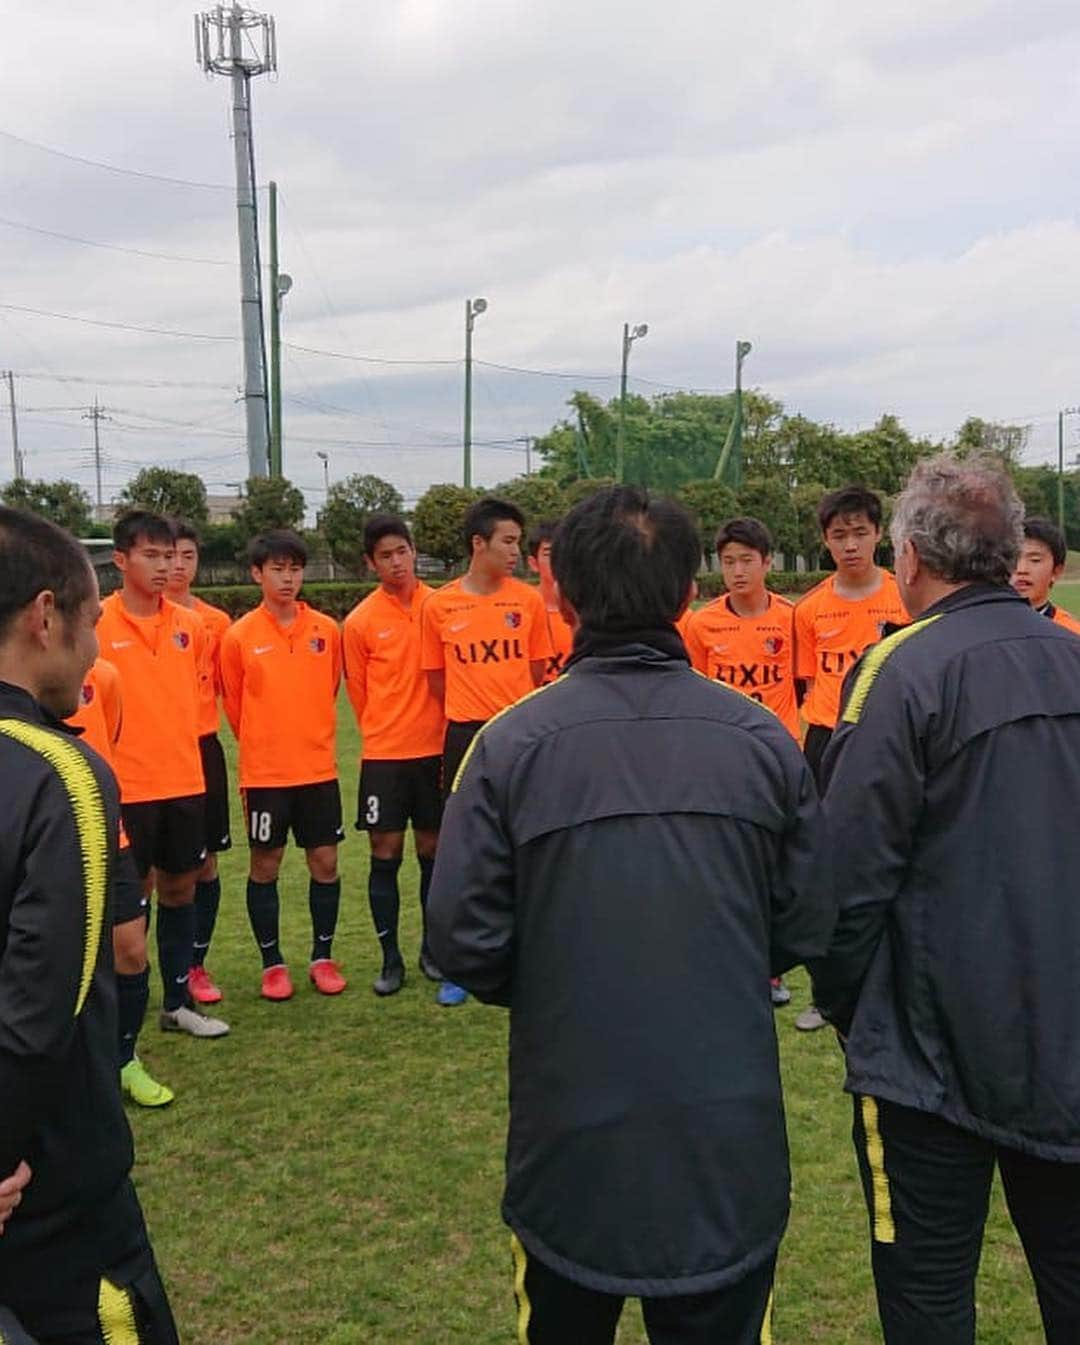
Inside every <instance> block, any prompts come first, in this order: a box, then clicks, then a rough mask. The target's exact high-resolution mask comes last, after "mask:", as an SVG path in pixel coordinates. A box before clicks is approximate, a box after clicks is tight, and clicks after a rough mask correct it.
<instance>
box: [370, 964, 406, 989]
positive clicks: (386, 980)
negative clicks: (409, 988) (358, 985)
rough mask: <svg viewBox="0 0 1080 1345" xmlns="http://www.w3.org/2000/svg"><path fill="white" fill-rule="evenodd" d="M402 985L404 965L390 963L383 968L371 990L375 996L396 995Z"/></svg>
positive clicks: (403, 982)
mask: <svg viewBox="0 0 1080 1345" xmlns="http://www.w3.org/2000/svg"><path fill="white" fill-rule="evenodd" d="M404 984H405V963H404V962H391V963H390V965H389V966H388V967H383V969H382V972H381V973H380V975H379V978H378V980H377V981H375V983H374V985H372V987H371V988H372V990H374V991H375V993H376V994H377V995H396V994H397V992H398V991H399V990H400V989H401V987H402V986H403V985H404Z"/></svg>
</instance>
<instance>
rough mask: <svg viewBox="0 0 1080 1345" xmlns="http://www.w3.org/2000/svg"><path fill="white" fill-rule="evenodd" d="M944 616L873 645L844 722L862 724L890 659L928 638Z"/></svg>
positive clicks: (857, 677) (936, 615) (860, 667)
mask: <svg viewBox="0 0 1080 1345" xmlns="http://www.w3.org/2000/svg"><path fill="white" fill-rule="evenodd" d="M943 615H944V613H942V612H935V613H934V615H933V616H929V617H923V618H922V619H921V620H918V621H913V622H912V623H911V625H910V626H904V627H902V628H901V629H900V630H898V631H894V632H893V633H892V635H887V636H886V637H885V639H884V640H882V641H880V643H878V644H875V645H871V647H870V648H869V649H868V650H867V651H866V653H865V654H864V655H863V657H862V660H861V661H860V663H859V664H858V671H857V672H856V674H855V682H854V685H853V686H852V688H851V695H850V696H848V699H847V704H846V705H845V706H844V713H843V714H842V715H841V717H840V718H841V723H844V724H857V723H858V722H859V719H860V717H861V715H862V712H863V710H864V708H865V707H866V699H867V697H868V696H869V695H870V691H871V689H872V687H873V685H874V683H875V682H876V681H877V679H878V677H880V675H881V671H882V669H883V668H884V667H885V666H886V664H887V663H888V662H889V660H890V659H892V658H893V656H894V655H895V654H896V652H897V650H899V649H901V648H902V647H903V646H904V645H906V644H907V643H908V642H909V641H910V640H914V639H916V638H917V637H918V636H921V635H925V634H926V632H927V631H928V630H931V629H932V628H933V627H934V626H935V625H936V624H937V622H939V621H940V620H941V618H942V616H943Z"/></svg>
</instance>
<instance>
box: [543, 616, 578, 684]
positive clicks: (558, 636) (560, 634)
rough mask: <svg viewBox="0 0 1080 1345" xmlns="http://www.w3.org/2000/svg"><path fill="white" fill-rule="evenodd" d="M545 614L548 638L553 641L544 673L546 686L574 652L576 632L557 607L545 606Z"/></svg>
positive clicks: (552, 680)
mask: <svg viewBox="0 0 1080 1345" xmlns="http://www.w3.org/2000/svg"><path fill="white" fill-rule="evenodd" d="M544 615H545V616H546V617H547V628H548V639H549V640H550V641H551V657H550V658H549V659H548V665H547V672H545V673H544V685H545V686H546V685H547V684H548V682H554V680H555V679H556V677H558V675H559V674H560V673H561V672H562V670H563V667H564V666H565V664H566V660H567V659H568V658H569V657H570V655H571V653H572V652H573V648H574V632H573V631H572V630H571V629H570V626H569V624H568V623H567V621H566V619H565V618H564V617H563V614H562V613H561V612H560V611H559V610H558V609H557V608H552V607H545V608H544Z"/></svg>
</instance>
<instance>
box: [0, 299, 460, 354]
mask: <svg viewBox="0 0 1080 1345" xmlns="http://www.w3.org/2000/svg"><path fill="white" fill-rule="evenodd" d="M0 307H2V305H0ZM282 345H283V346H284V347H285V349H287V350H299V351H302V352H303V353H304V354H305V355H325V356H327V357H328V358H329V359H334V360H355V361H356V363H357V364H407V365H459V364H461V363H462V361H461V360H456V359H455V360H391V359H384V358H383V357H382V356H378V355H347V354H345V352H344V351H341V350H319V349H317V348H316V347H315V346H300V345H297V344H296V342H295V341H283V342H282Z"/></svg>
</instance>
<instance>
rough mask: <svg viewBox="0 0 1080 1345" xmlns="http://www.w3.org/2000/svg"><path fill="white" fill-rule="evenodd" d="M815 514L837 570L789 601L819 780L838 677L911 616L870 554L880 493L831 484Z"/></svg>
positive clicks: (812, 1018)
mask: <svg viewBox="0 0 1080 1345" xmlns="http://www.w3.org/2000/svg"><path fill="white" fill-rule="evenodd" d="M818 522H819V524H820V525H821V532H822V536H823V537H824V539H825V545H826V547H827V548H828V550H829V554H830V555H831V556H832V558H833V561H834V562H835V564H836V573H835V574H834V575H831V576H830V577H829V578H828V579H826V580H824V581H823V582H822V583H820V584H818V586H817V588H814V589H811V590H810V592H809V593H807V594H806V596H805V597H804V598H802V599H800V601H799V602H798V603H796V604H795V673H796V676H797V677H799V678H801V679H803V680H804V681H805V683H806V688H807V690H806V699H805V700H804V701H803V706H802V712H803V718H804V719H805V720H806V723H807V730H806V741H805V743H804V747H803V750H804V751H805V753H806V759H807V761H808V762H809V763H810V769H811V770H812V771H813V773H814V778H815V780H817V781H818V783H819V784H820V775H819V772H820V770H821V759H822V756H823V755H824V753H825V748H826V747H827V746H828V743H829V739H830V738H831V737H832V733H833V729H834V728H835V727H836V721H837V720H838V719H839V717H840V693H841V691H842V689H843V685H844V678H845V677H846V676H847V674H848V672H849V671H850V670H851V668H852V666H853V665H854V664H855V663H857V662H858V660H859V659H860V658H861V657H862V655H863V652H864V651H865V650H866V649H868V648H869V647H870V645H872V644H877V642H878V641H879V640H880V639H881V637H882V636H883V635H885V634H887V633H888V632H889V630H890V629H894V628H895V627H897V626H903V625H906V624H907V623H908V620H909V618H908V614H907V611H906V609H905V608H904V604H903V600H902V599H901V597H900V590H899V588H898V587H897V585H896V580H895V579H894V578H893V576H892V575H891V574H890V573H889V571H888V570H883V569H882V568H881V567H880V566H878V565H877V564H875V562H874V553H875V551H876V550H877V546H878V543H879V542H880V541H881V501H880V500H879V499H878V497H877V496H876V495H875V494H874V492H873V491H872V490H867V489H866V487H865V486H844V487H842V488H841V489H840V490H834V491H832V492H831V493H830V494H828V495H826V496H825V497H824V498H823V499H822V501H821V503H820V504H819V505H818ZM795 1026H796V1027H797V1028H798V1029H799V1030H800V1031H801V1032H814V1031H816V1030H817V1029H818V1028H820V1027H824V1026H825V1020H824V1019H823V1018H822V1016H821V1014H820V1013H818V1011H817V1009H816V1008H815V1007H814V1006H813V1005H811V1006H810V1008H808V1009H804V1010H803V1012H802V1013H800V1014H799V1016H798V1017H797V1018H796V1019H795Z"/></svg>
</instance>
